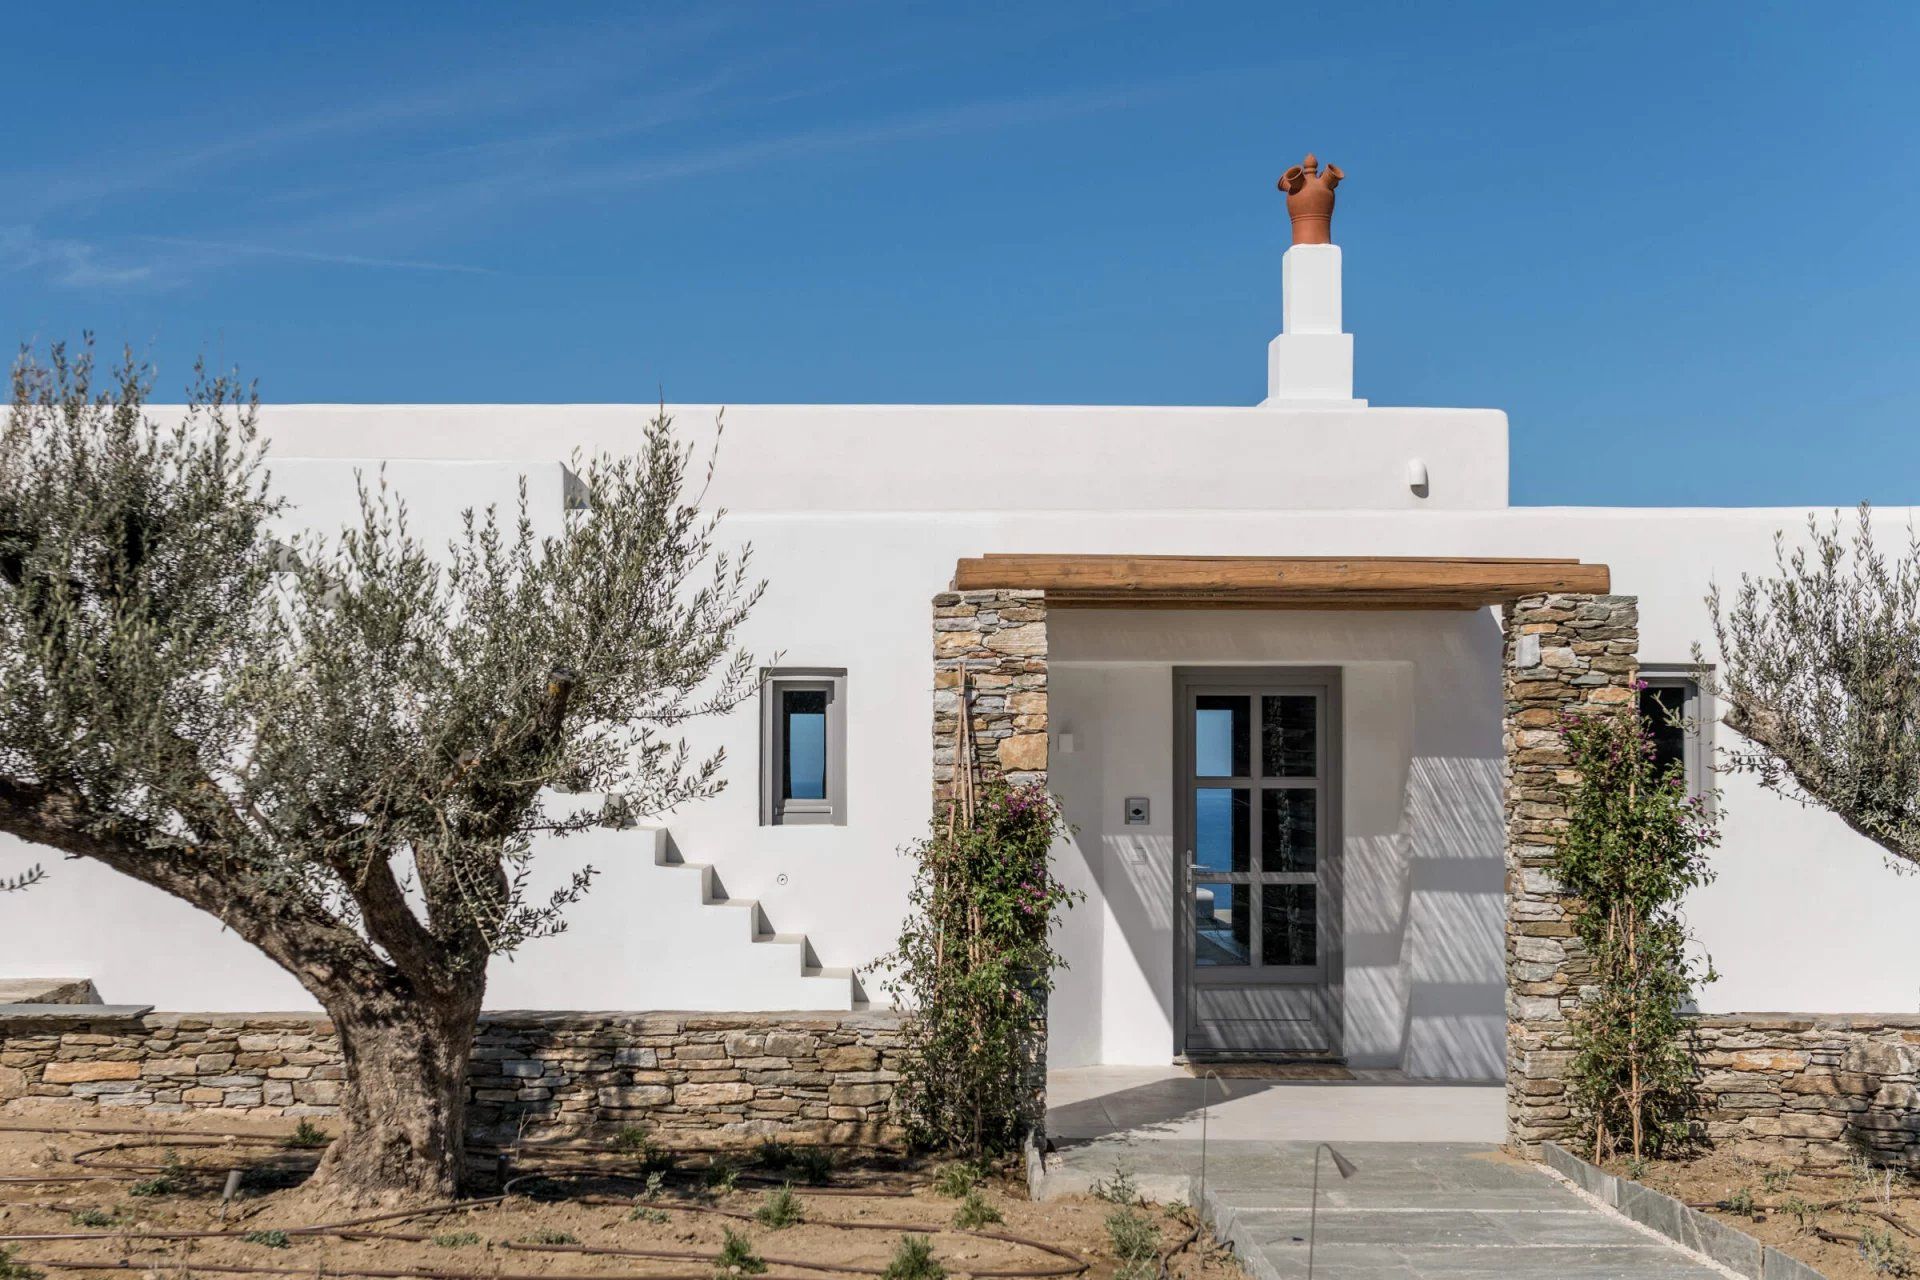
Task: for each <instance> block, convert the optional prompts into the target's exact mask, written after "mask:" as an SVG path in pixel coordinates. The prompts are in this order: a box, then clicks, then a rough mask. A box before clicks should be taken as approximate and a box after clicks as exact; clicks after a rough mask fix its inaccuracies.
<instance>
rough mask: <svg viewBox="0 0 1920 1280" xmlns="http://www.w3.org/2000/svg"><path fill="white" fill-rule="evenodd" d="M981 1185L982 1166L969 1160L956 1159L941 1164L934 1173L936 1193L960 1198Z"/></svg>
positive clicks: (952, 1198) (954, 1198)
mask: <svg viewBox="0 0 1920 1280" xmlns="http://www.w3.org/2000/svg"><path fill="white" fill-rule="evenodd" d="M979 1185H980V1168H979V1166H978V1165H976V1164H974V1163H973V1162H972V1161H969V1160H956V1161H954V1162H953V1163H952V1164H945V1165H941V1166H940V1172H938V1173H936V1174H934V1175H933V1190H934V1194H936V1195H942V1196H945V1197H947V1199H949V1200H958V1199H959V1198H960V1197H962V1196H964V1195H966V1194H967V1192H969V1191H971V1190H973V1189H974V1188H975V1187H977V1186H979Z"/></svg>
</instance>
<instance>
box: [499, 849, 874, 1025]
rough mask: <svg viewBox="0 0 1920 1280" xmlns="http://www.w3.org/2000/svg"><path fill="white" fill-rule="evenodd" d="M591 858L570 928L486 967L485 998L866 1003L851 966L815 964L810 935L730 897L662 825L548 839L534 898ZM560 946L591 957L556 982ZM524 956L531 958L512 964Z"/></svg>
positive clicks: (663, 1005) (648, 1005) (814, 1005)
mask: <svg viewBox="0 0 1920 1280" xmlns="http://www.w3.org/2000/svg"><path fill="white" fill-rule="evenodd" d="M589 865H590V866H592V867H594V868H595V870H596V872H597V874H596V875H595V877H594V881H593V887H592V889H591V890H589V891H588V893H587V894H586V896H585V897H583V898H581V899H580V901H579V902H577V903H575V904H573V905H572V906H570V907H569V908H568V909H567V928H566V932H565V933H563V934H561V935H560V936H559V937H557V938H553V939H542V940H540V941H537V942H533V943H530V944H528V946H527V947H526V948H525V949H524V951H523V953H519V954H516V955H514V956H510V957H503V958H501V959H500V960H496V961H495V962H494V963H493V964H492V965H491V966H489V968H488V970H487V1004H488V1007H489V1008H494V1009H551V1008H574V1009H659V1010H688V1011H699V1012H713V1013H753V1012H770V1011H775V1010H779V1011H786V1010H798V1011H809V1012H811V1011H819V1012H846V1011H849V1010H852V1009H856V1008H859V1007H862V1003H863V1001H862V994H861V991H860V986H859V982H858V979H857V978H856V976H855V974H854V971H853V970H852V969H846V968H828V967H825V966H822V965H821V964H820V963H819V962H818V960H817V958H816V957H815V955H814V952H813V948H812V946H811V945H810V944H809V942H808V940H807V936H806V935H805V934H803V933H782V932H777V931H775V929H774V928H773V924H772V922H771V921H769V920H768V919H767V915H766V912H765V911H764V910H763V909H762V908H761V905H760V903H759V902H758V901H756V900H755V899H752V898H734V897H729V896H727V893H726V890H725V889H724V888H723V887H722V885H721V883H720V878H719V876H718V875H716V874H715V873H714V869H713V868H712V867H711V866H708V865H706V864H704V863H698V862H684V861H682V860H680V859H679V858H678V857H676V856H675V854H674V847H673V841H672V839H671V838H670V836H669V834H668V832H667V830H666V829H665V828H664V827H626V828H611V827H596V828H593V829H591V830H587V831H582V832H580V833H578V834H577V835H572V836H569V837H567V838H566V839H564V840H556V841H553V842H552V843H550V844H547V845H545V846H544V847H543V848H542V849H541V858H540V860H539V862H538V865H537V869H538V871H539V873H540V879H539V881H538V882H537V883H535V884H534V885H533V886H532V889H531V891H530V896H531V898H533V899H537V898H538V897H539V896H540V895H541V894H542V893H543V892H545V890H546V888H547V887H548V885H549V884H551V885H552V886H553V887H555V888H558V887H560V886H562V885H564V884H565V883H566V877H568V876H569V875H571V874H572V873H573V872H574V871H576V870H578V869H579V868H581V867H585V866H589ZM562 949H565V950H567V951H570V952H571V953H572V954H574V955H579V956H589V957H591V962H590V963H584V964H579V965H577V966H575V967H573V968H571V969H569V970H567V971H566V973H565V979H564V983H563V984H556V980H555V979H556V975H555V972H554V970H553V968H552V967H551V965H550V963H548V962H547V956H548V955H549V954H554V955H557V954H558V953H559V952H560V951H561V950H562ZM523 956H524V958H525V959H526V960H529V961H533V962H534V963H518V961H519V960H520V959H521V958H522V957H523Z"/></svg>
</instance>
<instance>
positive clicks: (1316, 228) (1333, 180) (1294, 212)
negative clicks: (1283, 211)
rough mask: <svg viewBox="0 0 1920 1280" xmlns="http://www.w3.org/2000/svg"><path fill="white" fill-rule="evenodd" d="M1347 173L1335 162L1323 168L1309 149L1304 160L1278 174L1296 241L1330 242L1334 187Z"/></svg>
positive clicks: (1294, 240)
mask: <svg viewBox="0 0 1920 1280" xmlns="http://www.w3.org/2000/svg"><path fill="white" fill-rule="evenodd" d="M1346 176H1347V175H1346V174H1344V173H1342V172H1340V166H1339V165H1337V164H1330V165H1328V166H1327V167H1326V169H1325V171H1324V172H1323V171H1322V170H1321V168H1320V161H1319V160H1318V159H1317V158H1316V157H1315V156H1314V154H1313V153H1312V152H1311V151H1309V152H1308V153H1307V158H1306V159H1305V160H1303V161H1301V162H1300V163H1299V164H1297V165H1295V166H1293V168H1291V169H1289V170H1287V171H1286V172H1285V173H1283V174H1281V175H1280V190H1282V191H1284V192H1286V193H1287V217H1289V218H1291V219H1292V220H1293V242H1294V243H1295V244H1332V243H1333V189H1334V188H1335V187H1337V186H1339V185H1340V180H1341V179H1342V178H1344V177H1346Z"/></svg>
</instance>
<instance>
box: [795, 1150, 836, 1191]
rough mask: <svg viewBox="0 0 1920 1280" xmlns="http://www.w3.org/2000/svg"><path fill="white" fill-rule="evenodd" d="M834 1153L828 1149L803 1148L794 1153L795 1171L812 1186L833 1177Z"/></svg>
mask: <svg viewBox="0 0 1920 1280" xmlns="http://www.w3.org/2000/svg"><path fill="white" fill-rule="evenodd" d="M833 1163H834V1161H833V1152H832V1151H830V1150H828V1149H827V1148H826V1147H801V1148H800V1149H799V1150H797V1151H795V1152H794V1153H793V1171H794V1172H795V1173H797V1174H799V1175H800V1177H801V1179H802V1180H803V1181H804V1182H806V1183H807V1184H808V1185H810V1186H815V1187H817V1186H819V1185H820V1184H821V1183H823V1182H825V1181H826V1180H827V1179H828V1178H830V1177H832V1176H833Z"/></svg>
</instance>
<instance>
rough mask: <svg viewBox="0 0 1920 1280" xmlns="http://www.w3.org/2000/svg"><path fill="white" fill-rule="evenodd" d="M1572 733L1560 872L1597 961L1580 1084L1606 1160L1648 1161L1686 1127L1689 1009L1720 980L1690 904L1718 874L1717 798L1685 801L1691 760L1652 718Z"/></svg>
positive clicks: (1576, 1092)
mask: <svg viewBox="0 0 1920 1280" xmlns="http://www.w3.org/2000/svg"><path fill="white" fill-rule="evenodd" d="M1563 732H1564V735H1565V738H1566V743H1567V749H1568V754H1569V756H1570V757H1571V763H1572V767H1573V769H1574V771H1575V772H1576V773H1577V774H1578V775H1579V785H1578V786H1576V787H1575V788H1574V790H1573V795H1572V797H1571V799H1570V801H1569V813H1568V822H1567V827H1566V831H1565V832H1564V834H1563V835H1562V837H1561V840H1560V844H1559V848H1558V852H1557V858H1556V862H1555V866H1554V871H1555V874H1556V876H1557V877H1558V879H1559V881H1560V884H1561V887H1562V888H1563V889H1564V890H1565V892H1566V893H1567V894H1568V895H1569V897H1570V898H1571V899H1572V903H1571V909H1572V911H1573V925H1574V929H1575V931H1576V933H1577V934H1578V935H1579V938H1580V941H1581V943H1582V944H1583V945H1584V947H1585V950H1586V953H1587V956H1588V957H1589V958H1590V960H1591V963H1592V969H1593V971H1592V975H1591V978H1590V982H1591V984H1592V989H1591V990H1590V991H1589V992H1588V994H1587V998H1586V999H1585V1000H1584V1002H1583V1003H1582V1004H1581V1006H1580V1009H1579V1011H1578V1012H1577V1013H1576V1014H1575V1015H1574V1018H1573V1045H1574V1056H1573V1063H1572V1068H1571V1077H1572V1078H1571V1081H1570V1085H1571V1090H1572V1094H1573V1098H1574V1104H1575V1107H1576V1110H1577V1112H1578V1114H1579V1116H1580V1118H1581V1120H1582V1121H1583V1123H1584V1124H1585V1125H1586V1126H1587V1129H1588V1136H1589V1137H1590V1138H1591V1140H1592V1143H1593V1150H1594V1157H1595V1159H1596V1160H1601V1159H1606V1158H1608V1157H1610V1156H1613V1155H1616V1154H1620V1153H1623V1152H1624V1153H1627V1154H1630V1155H1632V1156H1633V1157H1635V1158H1643V1157H1646V1156H1651V1155H1657V1154H1659V1153H1660V1151H1661V1150H1662V1149H1663V1148H1665V1147H1668V1146H1669V1145H1671V1144H1672V1143H1674V1142H1675V1141H1677V1140H1680V1139H1682V1138H1684V1137H1685V1136H1686V1134H1687V1132H1688V1126H1687V1112H1688V1103H1689V1099H1690V1089H1691V1081H1692V1076H1693V1064H1692V1060H1691V1058H1690V1056H1689V1054H1688V1052H1687V1045H1686V1039H1685V1025H1684V1021H1683V1019H1682V1017H1681V1010H1682V1008H1683V1007H1684V1005H1685V1003H1686V1001H1687V999H1688V998H1689V996H1690V994H1691V992H1692V990H1693V988H1694V985H1695V983H1697V982H1711V981H1713V978H1714V974H1713V972H1712V963H1711V961H1708V960H1705V958H1704V957H1699V958H1696V956H1695V954H1694V953H1693V952H1692V951H1691V949H1690V943H1691V941H1692V939H1691V936H1690V934H1689V933H1688V931H1687V926H1686V921H1685V919H1684V918H1683V917H1682V915H1681V913H1680V903H1681V900H1682V899H1683V898H1684V897H1685V896H1686V894H1687V892H1688V891H1689V890H1691V889H1694V888H1696V887H1697V886H1699V885H1702V884H1705V883H1706V882H1707V881H1709V880H1710V879H1712V872H1711V870H1710V869H1709V868H1708V866H1707V850H1709V849H1711V848H1713V847H1714V846H1716V845H1717V844H1718V843H1719V833H1718V831H1716V830H1715V828H1714V826H1713V823H1712V821H1711V819H1710V815H1709V811H1708V808H1707V802H1706V798H1705V797H1701V796H1694V797H1689V796H1688V795H1687V789H1686V781H1685V770H1684V768H1683V767H1682V766H1680V765H1679V764H1678V763H1676V764H1674V765H1673V766H1672V767H1670V768H1668V769H1665V770H1662V769H1660V768H1659V767H1658V765H1657V764H1656V763H1655V759H1654V747H1653V735H1652V732H1651V726H1650V725H1649V724H1648V722H1647V721H1646V719H1645V718H1644V717H1642V716H1641V715H1639V714H1637V713H1634V712H1625V713H1622V714H1619V715H1608V716H1581V717H1570V718H1569V719H1568V720H1567V722H1566V723H1565V724H1564V725H1563Z"/></svg>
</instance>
